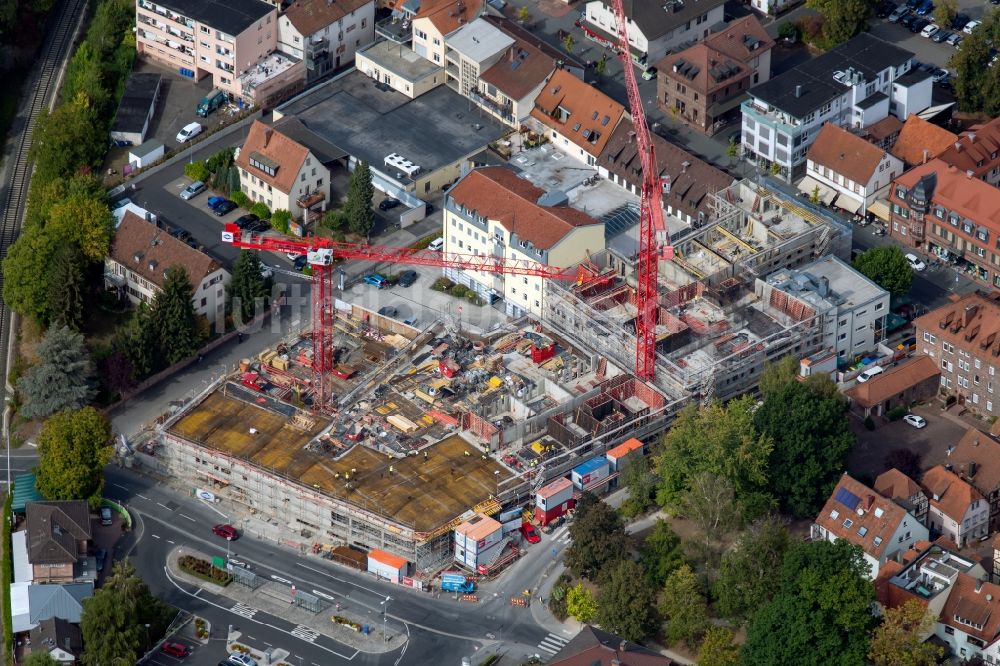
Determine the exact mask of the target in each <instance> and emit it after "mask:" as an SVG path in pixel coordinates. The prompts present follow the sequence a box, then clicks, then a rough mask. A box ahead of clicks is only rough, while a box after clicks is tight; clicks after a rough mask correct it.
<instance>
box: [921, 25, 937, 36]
mask: <svg viewBox="0 0 1000 666" xmlns="http://www.w3.org/2000/svg"><path fill="white" fill-rule="evenodd" d="M938 30H940V28H938V27H937V26H936V25H934V24H933V23H928V24H927V25H925V26H924V29H923V30H921V31H920V36H921V37H927V38H930V37H933V36H934V35H935V34H937V32H938Z"/></svg>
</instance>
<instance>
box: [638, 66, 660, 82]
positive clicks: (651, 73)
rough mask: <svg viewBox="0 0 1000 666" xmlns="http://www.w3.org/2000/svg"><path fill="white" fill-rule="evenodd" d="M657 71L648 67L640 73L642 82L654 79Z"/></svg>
mask: <svg viewBox="0 0 1000 666" xmlns="http://www.w3.org/2000/svg"><path fill="white" fill-rule="evenodd" d="M656 73H657V69H656V68H655V67H650V68H649V69H647V70H646V71H644V72H643V73H642V78H643V80H644V81H652V80H653V79H655V78H656Z"/></svg>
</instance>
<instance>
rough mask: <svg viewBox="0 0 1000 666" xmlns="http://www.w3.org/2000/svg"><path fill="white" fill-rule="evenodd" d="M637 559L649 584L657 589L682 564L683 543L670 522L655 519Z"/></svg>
mask: <svg viewBox="0 0 1000 666" xmlns="http://www.w3.org/2000/svg"><path fill="white" fill-rule="evenodd" d="M639 561H640V563H641V564H642V569H643V571H645V572H646V578H647V579H648V580H649V581H650V585H652V586H653V587H655V588H657V589H659V588H661V587H663V584H664V583H665V582H666V581H667V576H669V575H670V574H672V573H673V572H674V571H676V570H677V569H678V567H680V566H681V565H682V564H684V544H683V543H682V542H681V538H680V537H679V536H677V533H676V532H674V530H673V528H671V527H670V523H668V522H667V521H665V520H663V519H662V518H659V519H657V521H656V523H655V524H654V525H653V529H652V530H651V531H650V533H649V536H647V537H646V541H645V543H643V544H642V548H641V549H640V550H639Z"/></svg>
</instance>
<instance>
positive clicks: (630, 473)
mask: <svg viewBox="0 0 1000 666" xmlns="http://www.w3.org/2000/svg"><path fill="white" fill-rule="evenodd" d="M622 486H623V487H625V488H628V499H626V500H625V502H624V503H623V504H622V512H623V515H625V516H626V518H628V517H634V516H637V515H639V514H640V513H642V512H644V511H645V510H646V509H648V508H649V507H650V506H652V504H653V501H654V498H655V496H656V475H655V474H654V473H653V470H652V466H651V465H650V462H649V458H648V457H646V456H639V457H638V458H636V459H635V460H633V461H632V462H630V463H629V464H628V466H627V467H626V468H625V471H623V472H622Z"/></svg>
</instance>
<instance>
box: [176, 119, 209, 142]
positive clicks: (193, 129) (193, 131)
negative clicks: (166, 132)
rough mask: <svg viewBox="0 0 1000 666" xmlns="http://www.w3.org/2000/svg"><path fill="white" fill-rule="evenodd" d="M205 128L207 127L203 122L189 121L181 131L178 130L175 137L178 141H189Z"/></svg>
mask: <svg viewBox="0 0 1000 666" xmlns="http://www.w3.org/2000/svg"><path fill="white" fill-rule="evenodd" d="M204 130H205V128H204V127H202V126H201V123H188V124H187V125H185V126H184V127H182V128H181V131H180V132H178V133H177V136H176V137H174V138H175V139H177V143H187V142H188V141H190V140H191V139H193V138H194V137H196V136H198V135H199V134H201V133H202V132H203V131H204Z"/></svg>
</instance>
